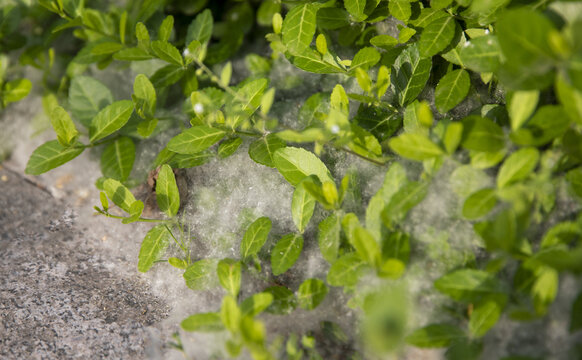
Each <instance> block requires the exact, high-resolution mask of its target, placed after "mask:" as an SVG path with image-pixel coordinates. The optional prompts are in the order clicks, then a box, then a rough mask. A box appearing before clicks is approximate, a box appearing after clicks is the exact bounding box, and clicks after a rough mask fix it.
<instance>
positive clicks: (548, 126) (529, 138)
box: [509, 105, 571, 146]
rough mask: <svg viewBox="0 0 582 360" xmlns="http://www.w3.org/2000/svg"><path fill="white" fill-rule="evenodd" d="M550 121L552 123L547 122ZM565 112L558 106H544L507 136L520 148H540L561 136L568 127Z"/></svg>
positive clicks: (567, 118) (568, 122) (568, 120)
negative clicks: (523, 124) (520, 146)
mask: <svg viewBox="0 0 582 360" xmlns="http://www.w3.org/2000/svg"><path fill="white" fill-rule="evenodd" d="M548 119H552V121H548ZM570 121H571V120H570V118H569V117H568V113H567V111H566V110H565V109H564V108H563V107H562V106H559V105H545V106H542V107H540V108H539V109H538V111H536V113H535V114H534V116H533V117H532V118H531V119H529V121H527V124H526V125H525V126H523V127H521V128H520V129H517V130H516V131H514V132H512V133H511V134H509V137H510V139H511V140H512V141H513V142H514V143H516V144H518V145H522V146H541V145H545V144H547V143H549V142H551V141H552V140H554V139H555V138H558V137H560V136H561V135H563V134H564V133H565V132H566V131H567V130H568V128H569V127H570Z"/></svg>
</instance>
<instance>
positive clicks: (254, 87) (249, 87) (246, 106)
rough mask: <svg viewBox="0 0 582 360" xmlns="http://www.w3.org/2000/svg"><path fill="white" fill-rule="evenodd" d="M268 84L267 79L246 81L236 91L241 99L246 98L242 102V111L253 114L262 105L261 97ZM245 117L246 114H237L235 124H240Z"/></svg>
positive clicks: (248, 114) (249, 114)
mask: <svg viewBox="0 0 582 360" xmlns="http://www.w3.org/2000/svg"><path fill="white" fill-rule="evenodd" d="M268 84H269V82H268V80H267V79H255V80H252V81H249V82H247V83H245V84H244V85H243V86H242V87H241V88H240V89H238V91H237V92H236V93H237V97H238V98H239V99H244V101H243V102H242V111H243V112H244V113H245V114H246V115H247V116H251V115H252V114H253V113H254V112H255V111H256V110H257V109H258V108H259V106H260V105H261V98H262V97H263V93H264V92H265V89H266V88H267V85H268ZM245 118H246V117H245V116H241V115H236V116H235V117H234V124H235V125H234V126H238V124H239V123H240V122H241V121H243V120H244V119H245Z"/></svg>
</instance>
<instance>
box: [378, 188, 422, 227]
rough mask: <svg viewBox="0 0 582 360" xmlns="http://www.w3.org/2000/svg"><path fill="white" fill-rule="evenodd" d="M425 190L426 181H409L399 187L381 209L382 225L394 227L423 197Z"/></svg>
mask: <svg viewBox="0 0 582 360" xmlns="http://www.w3.org/2000/svg"><path fill="white" fill-rule="evenodd" d="M427 192H428V183H426V182H410V183H408V184H406V185H404V186H403V187H402V188H400V191H398V192H397V193H395V194H394V195H393V196H392V197H391V199H390V202H388V205H386V207H385V208H384V210H383V211H382V215H381V216H382V222H383V223H384V225H385V226H386V227H387V228H389V229H392V228H394V226H395V225H396V224H398V223H399V222H400V221H402V220H404V218H406V215H407V214H408V212H409V211H410V210H411V209H412V208H413V207H415V206H416V205H418V204H419V203H420V202H421V201H422V200H423V199H424V198H425V196H426V194H427Z"/></svg>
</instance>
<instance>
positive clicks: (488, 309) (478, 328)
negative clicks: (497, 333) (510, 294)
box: [469, 297, 505, 337]
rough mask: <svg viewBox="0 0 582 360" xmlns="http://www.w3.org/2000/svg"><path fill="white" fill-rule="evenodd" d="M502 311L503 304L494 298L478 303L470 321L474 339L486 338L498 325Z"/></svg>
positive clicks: (470, 329)
mask: <svg viewBox="0 0 582 360" xmlns="http://www.w3.org/2000/svg"><path fill="white" fill-rule="evenodd" d="M503 300H504V299H503ZM503 302H505V301H503ZM502 311H503V304H501V303H500V301H498V300H497V299H495V298H494V297H492V298H488V299H485V300H484V301H480V302H479V303H477V305H476V306H475V308H474V309H473V311H472V312H471V318H470V319H469V331H470V332H471V334H472V335H473V336H474V337H482V336H484V335H485V334H486V333H487V332H488V331H489V330H490V329H491V328H492V327H493V326H494V325H495V324H496V323H497V321H498V320H499V317H500V316H501V313H502Z"/></svg>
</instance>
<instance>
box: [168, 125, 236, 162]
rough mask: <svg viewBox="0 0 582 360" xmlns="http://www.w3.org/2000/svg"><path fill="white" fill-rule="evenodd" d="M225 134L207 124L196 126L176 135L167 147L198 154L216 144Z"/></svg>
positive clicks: (180, 151)
mask: <svg viewBox="0 0 582 360" xmlns="http://www.w3.org/2000/svg"><path fill="white" fill-rule="evenodd" d="M225 134H226V133H225V132H224V131H223V130H220V129H216V128H212V127H209V126H206V125H199V126H194V127H192V128H190V129H186V130H184V131H182V133H180V134H178V135H176V136H174V137H173V138H172V139H171V140H170V142H169V143H168V146H167V147H168V149H169V150H171V151H173V152H175V153H178V154H190V155H191V154H196V153H199V152H201V151H203V150H206V149H208V148H209V147H211V146H212V145H214V144H216V143H217V142H218V141H219V140H220V139H222V138H223V137H224V135H225Z"/></svg>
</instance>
